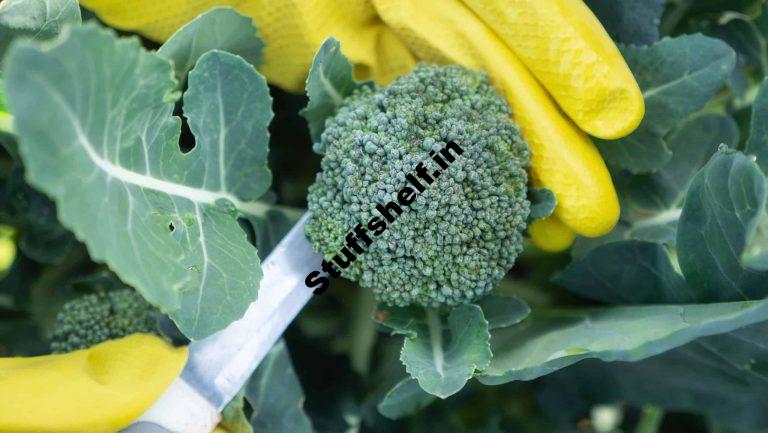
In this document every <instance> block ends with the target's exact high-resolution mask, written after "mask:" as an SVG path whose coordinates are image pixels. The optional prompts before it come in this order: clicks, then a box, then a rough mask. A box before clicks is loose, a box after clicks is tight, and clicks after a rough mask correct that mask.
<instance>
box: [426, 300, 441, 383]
mask: <svg viewBox="0 0 768 433" xmlns="http://www.w3.org/2000/svg"><path fill="white" fill-rule="evenodd" d="M427 328H428V329H429V341H430V343H432V359H433V361H434V363H435V369H436V370H437V371H438V372H439V373H440V375H441V376H442V375H443V324H442V323H441V322H440V314H439V313H438V312H437V310H436V309H435V308H427Z"/></svg>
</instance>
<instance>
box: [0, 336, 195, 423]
mask: <svg viewBox="0 0 768 433" xmlns="http://www.w3.org/2000/svg"><path fill="white" fill-rule="evenodd" d="M186 360H187V349H186V348H174V347H173V346H171V345H170V344H168V343H166V342H165V341H164V340H162V339H161V338H159V337H155V336H152V335H147V334H134V335H131V336H128V337H125V338H122V339H119V340H112V341H107V342H104V343H101V344H98V345H96V346H93V347H91V348H90V349H86V350H78V351H76V352H71V353H67V354H64V355H46V356H38V357H32V358H0V432H3V433H17V432H18V433H48V432H51V433H53V432H55V433H85V432H87V433H114V432H117V431H118V430H120V429H122V428H124V427H126V426H127V425H129V424H130V423H131V422H132V421H133V420H135V419H136V418H137V417H139V415H141V414H142V413H143V412H144V411H145V410H146V409H147V408H149V407H150V406H151V405H152V404H153V403H154V402H155V401H156V400H157V399H158V398H159V397H160V396H161V395H162V393H163V392H165V389H166V388H167V387H168V386H169V385H170V384H171V382H173V380H174V379H176V377H178V375H179V374H180V373H181V370H182V369H183V368H184V364H185V363H186Z"/></svg>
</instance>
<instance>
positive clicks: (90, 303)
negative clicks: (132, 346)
mask: <svg viewBox="0 0 768 433" xmlns="http://www.w3.org/2000/svg"><path fill="white" fill-rule="evenodd" d="M140 332H141V333H151V334H157V335H159V331H158V329H157V310H156V309H155V308H154V307H152V305H150V304H149V303H148V302H147V301H145V300H144V298H142V297H141V295H139V294H138V293H137V292H136V291H134V290H132V289H127V288H126V289H119V290H114V291H109V292H99V293H94V294H88V295H84V296H81V297H79V298H76V299H73V300H71V301H69V302H67V303H66V304H64V306H63V307H62V309H61V311H59V313H58V315H57V316H56V322H55V324H54V330H53V334H52V336H51V352H53V353H67V352H72V351H74V350H79V349H87V348H89V347H91V346H93V345H95V344H98V343H101V342H104V341H106V340H112V339H115V338H122V337H125V336H127V335H130V334H136V333H140Z"/></svg>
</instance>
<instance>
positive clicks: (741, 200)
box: [677, 150, 768, 301]
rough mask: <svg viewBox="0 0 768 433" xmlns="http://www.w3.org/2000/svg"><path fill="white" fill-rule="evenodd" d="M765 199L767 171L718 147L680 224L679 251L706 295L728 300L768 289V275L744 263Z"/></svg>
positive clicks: (697, 181) (688, 276)
mask: <svg viewBox="0 0 768 433" xmlns="http://www.w3.org/2000/svg"><path fill="white" fill-rule="evenodd" d="M766 199H768V190H767V189H766V180H765V176H764V175H763V173H762V172H761V171H760V169H759V168H758V166H757V164H756V163H755V162H754V161H753V160H751V159H750V158H749V157H747V156H744V155H743V154H741V153H737V152H735V151H731V150H723V151H721V152H718V153H717V154H715V155H714V156H713V157H712V159H711V160H710V161H709V163H707V165H706V166H705V167H704V168H703V169H702V170H701V171H700V172H699V173H698V174H697V175H696V177H694V179H693V182H692V183H691V186H690V188H689V190H688V194H687V195H686V199H685V205H684V206H683V212H682V215H681V216H680V222H679V225H678V230H677V250H678V254H677V255H678V260H679V262H680V268H681V269H682V272H683V275H685V279H686V280H687V281H688V283H689V284H690V285H691V287H695V288H696V290H697V291H698V292H700V293H702V294H704V295H702V296H706V298H707V299H709V300H717V301H726V300H739V299H757V298H762V297H764V296H766V294H768V293H767V292H768V290H767V288H766V285H765V281H766V277H767V276H768V275H767V274H766V273H764V272H756V271H753V270H750V269H746V268H745V267H744V265H743V263H742V262H741V255H742V253H743V252H744V250H745V246H746V242H747V239H748V237H749V236H750V235H751V234H752V233H753V232H754V230H755V228H756V226H757V223H758V221H759V219H760V217H761V216H762V215H764V214H765V206H766Z"/></svg>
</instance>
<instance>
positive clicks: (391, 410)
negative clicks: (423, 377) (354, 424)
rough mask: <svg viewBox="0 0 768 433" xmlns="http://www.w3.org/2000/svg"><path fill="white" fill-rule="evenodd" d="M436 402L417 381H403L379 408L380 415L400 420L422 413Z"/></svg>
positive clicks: (390, 391)
mask: <svg viewBox="0 0 768 433" xmlns="http://www.w3.org/2000/svg"><path fill="white" fill-rule="evenodd" d="M434 400H435V396H434V395H432V394H429V393H426V392H424V390H423V389H421V387H420V386H419V382H418V381H416V379H410V378H409V379H403V380H402V381H401V382H399V383H398V384H397V385H395V386H394V388H392V389H391V390H389V392H388V393H387V395H386V396H384V398H383V399H382V400H381V402H379V405H378V406H377V407H378V409H379V413H381V414H382V415H384V416H385V417H387V418H389V419H400V418H404V417H406V416H408V415H413V414H414V413H416V412H418V411H420V410H421V409H424V408H425V407H427V406H428V405H429V404H430V403H432V402H433V401H434Z"/></svg>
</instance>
